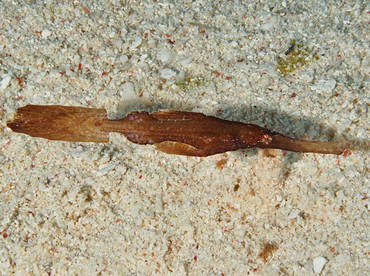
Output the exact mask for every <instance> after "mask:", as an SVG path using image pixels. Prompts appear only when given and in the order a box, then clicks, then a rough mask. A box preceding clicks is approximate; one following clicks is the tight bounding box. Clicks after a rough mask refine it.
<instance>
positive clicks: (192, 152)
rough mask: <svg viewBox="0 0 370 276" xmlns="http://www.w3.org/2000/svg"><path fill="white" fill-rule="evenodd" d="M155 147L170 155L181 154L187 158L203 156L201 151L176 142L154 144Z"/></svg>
mask: <svg viewBox="0 0 370 276" xmlns="http://www.w3.org/2000/svg"><path fill="white" fill-rule="evenodd" d="M154 145H155V147H156V148H157V149H158V150H160V151H162V152H165V153H168V154H180V155H187V156H203V154H202V153H201V151H200V150H198V149H197V148H196V147H193V146H191V145H189V144H185V143H181V142H174V141H164V142H161V143H158V144H154Z"/></svg>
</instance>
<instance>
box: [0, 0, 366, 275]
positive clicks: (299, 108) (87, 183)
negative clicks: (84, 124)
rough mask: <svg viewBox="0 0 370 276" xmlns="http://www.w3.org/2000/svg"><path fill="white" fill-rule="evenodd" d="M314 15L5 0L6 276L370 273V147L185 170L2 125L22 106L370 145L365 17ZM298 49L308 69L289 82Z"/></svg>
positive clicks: (125, 149)
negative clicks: (191, 119) (197, 121)
mask: <svg viewBox="0 0 370 276" xmlns="http://www.w3.org/2000/svg"><path fill="white" fill-rule="evenodd" d="M140 2H141V3H140ZM261 2H263V3H261ZM322 3H323V1H319V0H317V1H307V2H302V1H287V2H286V1H283V3H282V4H281V1H252V3H250V4H249V1H245V4H242V3H240V2H239V1H222V2H221V3H218V2H212V1H209V2H207V1H195V2H191V1H176V2H170V1H164V2H154V1H148V2H142V1H138V2H133V1H126V2H125V3H122V2H121V1H110V2H109V1H106V2H105V1H8V0H4V1H2V2H1V3H0V101H1V109H0V115H1V118H2V119H1V134H0V143H1V152H0V162H1V168H0V179H1V186H0V189H1V190H0V211H1V216H0V219H1V220H0V221H1V223H0V233H1V234H0V240H1V244H0V260H1V261H0V262H1V264H0V273H1V274H2V275H11V274H14V275H246V274H247V273H249V274H250V275H315V274H316V273H315V271H316V272H317V273H320V272H321V271H322V272H321V273H322V275H365V274H370V268H369V254H370V227H369V224H370V213H369V210H370V181H369V179H370V177H369V176H370V172H369V168H370V164H369V153H368V152H367V151H354V152H352V154H351V155H349V156H339V157H338V156H332V155H326V156H325V155H318V154H296V153H289V152H288V153H286V156H285V157H284V156H283V153H282V152H278V155H277V156H276V157H266V156H265V155H264V153H263V151H257V150H255V149H251V150H244V151H236V152H229V153H227V154H221V155H216V156H212V157H208V158H190V157H189V158H188V157H183V156H172V155H166V154H163V153H160V152H157V151H156V150H155V149H154V148H153V147H151V146H138V145H135V144H131V143H129V142H127V141H126V139H124V138H122V137H119V136H118V135H112V137H111V138H112V139H111V140H112V142H110V143H108V144H91V143H68V142H57V141H47V140H44V139H36V138H31V137H28V136H26V135H22V134H16V133H12V132H11V130H10V129H8V128H7V127H6V121H8V120H11V119H12V116H13V114H14V113H15V112H16V109H17V107H20V106H24V105H26V104H61V105H74V106H75V105H78V106H92V107H100V108H106V109H108V111H109V112H110V114H112V115H111V116H112V117H114V116H122V115H124V114H126V113H127V112H128V111H131V110H136V109H143V110H148V111H151V110H158V109H169V108H171V109H178V110H188V111H197V112H203V113H205V114H209V115H215V116H218V117H220V118H227V119H230V120H237V121H242V122H250V123H256V124H259V125H261V126H267V127H269V128H271V129H273V130H276V131H279V132H282V133H284V134H288V135H292V136H295V137H302V136H303V135H305V134H306V136H305V137H307V138H310V139H318V140H328V139H330V138H333V136H335V137H334V139H341V138H343V137H346V138H347V139H348V140H350V141H360V142H366V141H367V139H368V138H369V137H370V136H369V129H370V125H369V113H368V112H369V102H370V98H369V95H370V89H369V88H370V82H369V75H370V29H369V27H370V25H369V23H370V6H369V3H368V1H346V2H345V3H344V4H342V3H340V1H339V2H335V1H334V2H333V3H332V4H322ZM292 39H296V40H297V41H298V42H299V43H301V44H302V45H305V47H307V49H313V51H314V52H315V53H316V57H318V58H317V59H314V58H312V57H311V60H310V62H308V63H307V64H306V65H304V66H301V67H300V68H298V69H297V70H296V71H294V72H293V73H291V74H289V75H287V76H286V77H282V76H281V74H279V72H277V71H276V68H277V60H278V57H281V58H285V54H284V53H285V51H287V50H288V48H289V47H290V42H291V41H292ZM294 96H295V97H294ZM318 257H320V258H318ZM325 260H326V261H327V262H326V263H325Z"/></svg>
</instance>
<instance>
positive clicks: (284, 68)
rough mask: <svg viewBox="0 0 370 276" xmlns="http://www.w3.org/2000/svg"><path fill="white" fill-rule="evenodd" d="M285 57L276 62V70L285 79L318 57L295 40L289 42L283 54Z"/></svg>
mask: <svg viewBox="0 0 370 276" xmlns="http://www.w3.org/2000/svg"><path fill="white" fill-rule="evenodd" d="M285 55H286V57H284V58H279V59H278V60H277V68H276V70H277V71H278V72H279V73H280V75H282V76H283V77H285V76H286V75H288V74H290V73H292V72H293V71H295V70H297V69H299V68H300V67H302V66H303V65H305V64H307V63H309V62H311V61H313V60H317V59H318V56H317V54H316V53H313V50H312V49H310V48H308V47H307V46H304V45H303V44H302V43H298V42H297V41H296V40H295V39H293V40H292V41H291V42H290V47H289V49H288V50H287V51H286V52H285Z"/></svg>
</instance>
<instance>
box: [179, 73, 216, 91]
mask: <svg viewBox="0 0 370 276" xmlns="http://www.w3.org/2000/svg"><path fill="white" fill-rule="evenodd" d="M209 83H210V81H209V80H208V79H205V78H203V77H198V76H197V77H191V78H186V79H184V80H183V81H178V82H175V84H176V85H177V86H178V87H179V88H180V89H181V90H183V91H185V92H186V91H190V90H194V89H196V88H200V87H202V86H206V85H208V84H209Z"/></svg>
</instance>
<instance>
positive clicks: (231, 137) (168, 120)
mask: <svg viewBox="0 0 370 276" xmlns="http://www.w3.org/2000/svg"><path fill="white" fill-rule="evenodd" d="M7 125H8V127H10V128H11V129H12V130H13V131H15V132H19V133H25V134H28V135H30V136H33V137H42V138H46V139H50V140H64V141H80V142H108V141H109V132H118V133H121V134H123V135H125V136H126V137H127V139H128V140H129V141H131V142H133V143H138V144H154V145H155V146H156V147H157V148H158V149H159V150H161V151H164V152H166V153H172V154H182V155H188V156H208V155H213V154H216V153H222V152H226V151H232V150H237V149H244V148H249V147H259V148H278V149H285V150H291V151H298V152H316V153H329V154H341V153H342V152H343V151H344V149H345V146H346V144H345V143H343V142H333V143H330V142H315V141H306V140H300V139H294V138H289V137H286V136H284V135H281V134H278V133H276V132H273V131H270V130H268V129H265V128H261V127H259V126H256V125H251V124H243V123H240V122H233V121H227V120H222V119H219V118H216V117H212V116H206V115H204V114H201V113H194V112H184V111H171V110H169V111H160V112H155V113H152V114H149V113H148V112H145V111H141V112H140V111H134V112H131V113H130V114H128V115H127V116H126V117H125V118H123V119H118V120H110V119H108V117H107V113H106V111H105V110H104V109H94V108H83V107H66V106H40V105H27V106H25V107H21V108H19V109H18V112H17V113H16V115H15V118H14V121H12V122H8V124H7Z"/></svg>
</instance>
